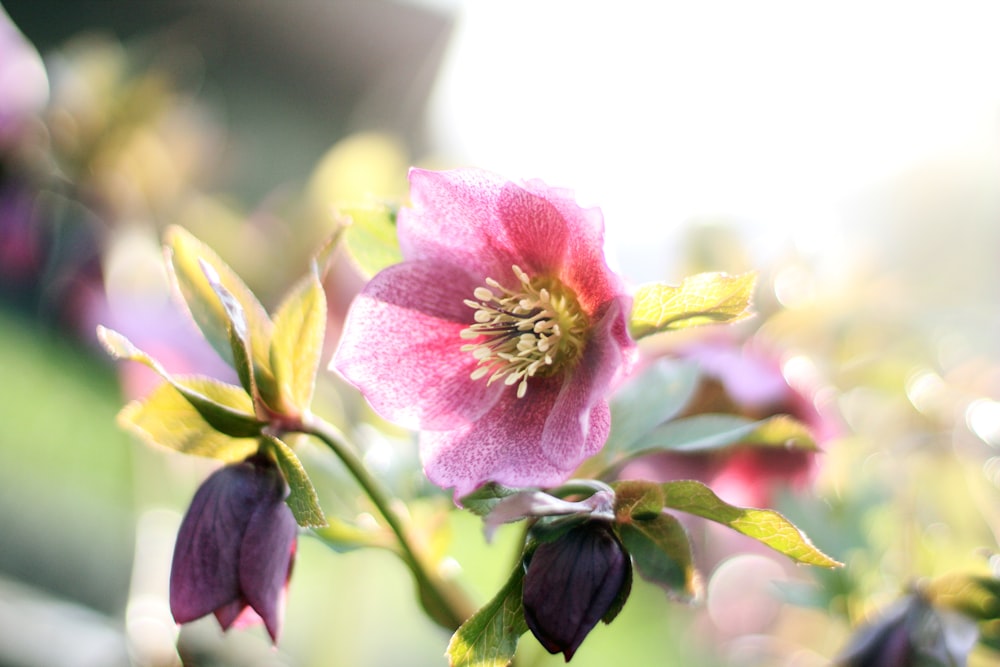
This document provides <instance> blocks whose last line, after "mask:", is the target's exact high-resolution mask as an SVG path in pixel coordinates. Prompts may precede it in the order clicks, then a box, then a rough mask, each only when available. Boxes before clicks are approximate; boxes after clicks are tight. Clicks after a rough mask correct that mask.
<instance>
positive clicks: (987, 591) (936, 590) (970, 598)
mask: <svg viewBox="0 0 1000 667" xmlns="http://www.w3.org/2000/svg"><path fill="white" fill-rule="evenodd" d="M922 592H923V594H924V595H925V596H926V597H927V598H928V599H929V600H930V601H931V602H933V603H934V605H935V606H937V607H944V608H948V609H954V610H956V611H959V612H961V613H963V614H965V615H966V616H969V617H971V618H974V619H976V620H979V621H994V620H996V619H1000V580H998V579H996V578H995V577H991V576H984V575H977V574H968V573H959V572H954V573H949V574H946V575H943V576H941V577H938V578H936V579H934V580H932V581H931V582H930V583H928V584H927V586H926V588H924V589H923V591H922Z"/></svg>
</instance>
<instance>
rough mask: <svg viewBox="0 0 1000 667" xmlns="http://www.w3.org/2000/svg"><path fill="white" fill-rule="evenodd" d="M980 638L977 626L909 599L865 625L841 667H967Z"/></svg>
mask: <svg viewBox="0 0 1000 667" xmlns="http://www.w3.org/2000/svg"><path fill="white" fill-rule="evenodd" d="M977 638H978V630H977V628H976V624H975V622H974V621H973V620H972V619H970V618H967V617H965V616H962V615H961V614H958V613H957V612H954V611H950V610H941V609H936V608H935V607H933V606H932V605H931V604H930V603H929V602H928V601H927V600H926V599H925V598H924V597H923V596H921V595H920V594H919V593H914V594H912V595H909V596H908V597H906V598H905V599H903V600H901V601H900V602H899V603H897V604H896V605H895V606H894V607H892V608H891V609H890V610H889V611H888V612H887V613H886V614H885V615H884V616H883V617H882V618H881V619H879V620H877V621H875V622H873V623H871V624H868V625H864V626H862V627H861V628H859V630H858V631H857V633H855V635H854V637H852V638H851V641H850V642H849V643H848V645H847V647H846V648H845V650H844V652H843V653H842V655H841V656H840V657H839V658H838V659H837V661H836V663H835V664H836V665H837V666H838V667H911V666H915V665H920V666H926V667H962V666H964V665H965V664H966V657H967V655H968V653H969V651H970V650H972V646H973V645H974V644H975V642H976V639H977Z"/></svg>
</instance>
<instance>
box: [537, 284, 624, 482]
mask: <svg viewBox="0 0 1000 667" xmlns="http://www.w3.org/2000/svg"><path fill="white" fill-rule="evenodd" d="M624 308H627V299H626V298H624V297H622V298H620V299H616V300H614V301H612V302H611V303H610V304H609V305H608V307H607V310H606V311H605V312H604V315H603V317H602V318H601V319H600V320H599V321H598V322H596V323H595V324H594V325H593V330H592V331H591V332H590V340H589V341H588V342H587V347H586V349H585V350H584V352H583V358H582V359H581V360H580V362H579V364H578V365H577V366H576V368H574V369H573V370H572V371H571V373H570V374H569V375H568V376H567V377H566V378H565V379H564V381H563V383H562V386H561V388H560V389H559V394H558V397H557V398H556V400H555V402H554V403H553V404H552V406H551V411H550V413H549V415H548V417H547V418H546V419H545V428H544V430H543V431H542V434H541V439H540V441H539V443H538V447H539V448H540V449H541V451H542V452H544V455H545V456H546V457H547V458H548V459H549V460H550V461H552V463H554V464H556V465H563V464H562V462H564V461H576V462H580V461H582V460H583V459H585V458H586V457H588V456H591V455H593V454H595V453H597V451H599V450H600V448H601V447H602V446H603V445H604V440H605V439H606V438H607V429H604V431H603V437H601V438H600V439H599V440H598V439H595V436H596V435H597V434H598V433H599V432H600V429H599V428H598V429H597V430H596V431H595V426H594V425H592V424H590V423H589V419H590V415H591V412H592V410H593V409H594V408H595V407H596V406H597V405H599V404H602V403H604V401H605V397H606V396H607V395H608V394H609V393H610V390H611V386H612V384H613V383H614V381H615V380H616V379H618V377H619V375H620V373H621V372H622V369H623V368H625V367H626V366H627V365H628V363H629V362H630V356H631V355H630V352H631V350H632V347H633V344H632V343H631V339H629V337H628V332H627V328H626V323H625V315H624V310H623V309H624ZM528 391H529V392H530V391H531V388H530V385H529V389H528Z"/></svg>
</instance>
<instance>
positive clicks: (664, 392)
mask: <svg viewBox="0 0 1000 667" xmlns="http://www.w3.org/2000/svg"><path fill="white" fill-rule="evenodd" d="M698 377H699V370H698V364H696V363H694V362H691V361H679V360H672V359H660V360H658V361H656V362H655V363H653V364H651V365H650V366H649V368H646V369H644V370H643V371H642V372H641V373H639V374H638V375H636V376H635V377H633V378H630V379H629V380H628V382H627V383H625V384H624V385H623V386H622V387H621V388H620V389H619V390H618V391H616V392H615V394H614V396H612V397H611V401H610V403H611V431H610V433H609V434H608V440H607V444H606V445H605V449H606V450H608V451H621V452H628V451H630V450H631V448H632V445H634V444H635V443H636V442H638V441H639V439H640V438H642V437H643V436H644V435H646V434H647V433H649V432H650V431H652V430H653V429H654V428H655V427H656V426H657V425H658V424H662V423H663V422H665V421H667V420H669V419H671V418H673V417H674V416H676V415H677V413H679V412H680V411H681V410H682V409H683V408H684V406H685V405H686V404H687V403H688V401H689V400H690V399H691V396H692V395H693V394H694V391H695V389H696V388H697V386H698Z"/></svg>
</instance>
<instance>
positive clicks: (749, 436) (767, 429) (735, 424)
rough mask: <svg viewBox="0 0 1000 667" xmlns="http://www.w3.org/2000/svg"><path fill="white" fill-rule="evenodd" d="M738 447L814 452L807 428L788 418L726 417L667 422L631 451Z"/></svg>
mask: <svg viewBox="0 0 1000 667" xmlns="http://www.w3.org/2000/svg"><path fill="white" fill-rule="evenodd" d="M737 444H743V445H755V446H758V447H783V448H786V449H801V450H806V451H815V450H816V449H817V447H816V442H815V440H813V437H812V434H811V433H810V432H809V429H808V428H807V427H806V426H805V425H804V424H802V423H801V422H799V421H796V420H795V419H792V418H791V417H789V416H787V415H776V416H774V417H768V418H767V419H761V420H758V421H754V420H752V419H747V418H746V417H740V416H739V415H727V414H702V415H694V416H692V417H686V418H684V419H677V420H675V421H672V422H667V423H666V424H663V425H661V426H659V427H657V428H655V429H654V430H652V431H651V432H649V433H648V434H647V435H646V436H645V437H643V438H641V439H640V440H639V442H637V443H636V444H635V446H634V448H633V449H634V451H635V455H636V456H639V455H642V454H647V453H649V452H650V451H651V450H669V451H675V452H704V451H708V450H714V449H722V448H724V447H729V446H731V445H737Z"/></svg>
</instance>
